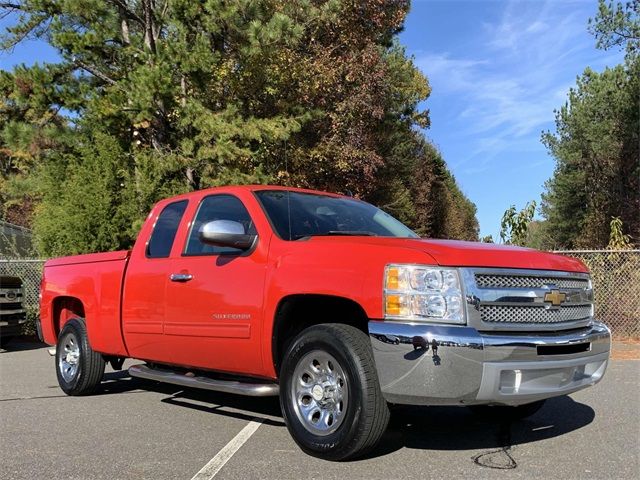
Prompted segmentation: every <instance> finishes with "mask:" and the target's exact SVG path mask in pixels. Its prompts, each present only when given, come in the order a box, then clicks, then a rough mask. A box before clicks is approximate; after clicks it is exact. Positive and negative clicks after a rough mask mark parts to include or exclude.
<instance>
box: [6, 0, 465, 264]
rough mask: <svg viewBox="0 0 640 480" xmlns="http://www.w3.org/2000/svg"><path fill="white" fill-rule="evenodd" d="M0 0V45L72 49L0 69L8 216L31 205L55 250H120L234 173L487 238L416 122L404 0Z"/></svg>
mask: <svg viewBox="0 0 640 480" xmlns="http://www.w3.org/2000/svg"><path fill="white" fill-rule="evenodd" d="M2 7H3V9H4V10H3V12H4V14H6V15H9V16H11V17H12V18H14V20H15V22H14V24H13V26H12V27H11V28H9V29H8V30H7V31H6V32H5V34H4V35H3V36H2V39H1V42H2V47H3V48H4V49H10V48H13V47H14V46H15V45H17V44H19V43H20V41H22V40H23V39H25V38H37V39H41V40H45V41H47V42H48V43H49V44H50V45H52V46H53V47H55V48H56V49H57V51H58V52H59V54H60V57H61V60H60V62H58V63H55V64H36V65H34V66H32V67H25V66H18V67H16V68H15V69H14V70H13V71H11V72H8V71H2V72H0V90H2V93H3V100H2V101H1V102H0V138H1V139H2V140H1V142H2V143H1V145H0V165H1V166H2V170H3V171H2V182H3V189H2V192H3V193H2V196H3V198H2V201H3V203H4V208H3V212H1V213H2V214H3V215H4V216H5V217H7V216H8V215H10V214H11V212H22V213H21V214H20V215H18V216H22V218H23V219H24V222H26V223H29V222H30V212H31V210H33V209H34V205H37V207H35V220H34V221H33V224H34V227H35V231H36V234H37V237H38V244H39V246H40V248H41V252H42V253H43V254H45V255H50V254H63V253H75V252H82V251H89V250H100V249H114V248H126V247H128V246H130V244H131V242H132V239H133V238H134V236H135V231H136V228H137V226H139V225H140V222H141V221H142V219H144V217H145V215H146V212H147V211H148V209H149V207H150V206H151V205H152V204H153V203H154V202H155V201H157V200H158V199H160V198H162V197H164V196H167V195H171V194H175V193H181V192H185V191H189V190H194V189H200V188H205V187H208V186H215V185H224V184H232V183H267V182H270V183H279V184H285V185H292V186H301V187H313V188H319V189H326V190H331V191H336V192H351V193H353V194H354V195H355V196H358V197H360V198H364V199H366V200H372V201H379V202H382V203H383V204H385V205H387V207H388V209H389V210H390V211H392V213H394V214H396V215H397V216H399V217H400V218H402V219H403V220H405V221H407V222H408V223H409V224H410V225H411V226H412V227H414V228H415V229H416V230H418V231H420V232H422V233H425V234H431V235H435V236H446V237H463V238H476V237H477V221H476V219H475V206H474V205H473V204H472V203H470V202H469V200H468V199H467V198H466V197H465V196H464V195H463V194H462V193H461V192H460V190H459V188H458V187H457V185H456V183H455V180H454V179H453V177H452V176H451V174H450V173H449V171H448V170H447V168H446V165H445V163H444V160H442V158H441V157H440V155H439V154H438V153H437V151H436V150H435V149H434V148H433V146H431V145H430V144H429V143H428V142H427V141H426V140H425V138H424V137H423V135H422V134H421V133H418V132H419V129H420V128H424V127H427V126H428V125H429V117H428V112H427V111H425V110H422V109H421V108H420V107H419V104H420V102H422V101H423V100H425V99H426V98H427V97H428V96H429V94H430V91H431V90H430V87H429V84H428V81H427V79H426V78H425V77H424V76H423V75H422V74H421V73H420V71H419V70H418V69H417V68H416V67H415V65H414V64H413V61H412V59H411V58H409V57H408V56H407V55H406V53H405V51H404V49H403V48H402V46H401V45H399V43H398V41H397V33H398V32H399V31H400V30H401V29H402V26H403V21H404V18H405V16H406V14H407V11H408V7H409V5H408V1H405V0H392V1H384V2H383V1H380V0H366V1H354V0H326V1H318V2H315V1H314V2H310V1H308V0H292V1H282V0H238V1H234V2H223V1H220V0H206V1H202V2H193V1H191V0H172V1H169V0H64V1H63V0H15V1H12V2H9V3H3V4H2ZM5 184H6V185H7V188H4V185H5ZM12 205H13V206H12Z"/></svg>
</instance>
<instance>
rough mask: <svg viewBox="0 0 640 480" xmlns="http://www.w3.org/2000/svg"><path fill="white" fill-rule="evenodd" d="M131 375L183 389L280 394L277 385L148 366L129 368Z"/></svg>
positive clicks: (245, 393)
mask: <svg viewBox="0 0 640 480" xmlns="http://www.w3.org/2000/svg"><path fill="white" fill-rule="evenodd" d="M129 375H131V376H132V377H139V378H146V379H147V380H157V381H158V382H166V383H173V384H175V385H181V386H183V387H191V388H203V389H205V390H215V391H216V392H225V393H235V394H238V395H247V396H250V397H273V396H277V395H278V392H279V387H278V384H276V383H251V382H238V381H235V380H217V379H215V378H209V377H199V376H194V377H189V376H187V375H184V374H181V373H176V372H173V371H171V370H161V369H158V368H151V367H148V366H147V365H132V366H131V367H129Z"/></svg>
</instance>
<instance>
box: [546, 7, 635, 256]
mask: <svg viewBox="0 0 640 480" xmlns="http://www.w3.org/2000/svg"><path fill="white" fill-rule="evenodd" d="M639 13H640V12H639V7H638V2H637V1H633V2H628V3H626V4H624V5H623V4H620V3H616V4H606V3H605V2H603V1H601V2H600V5H599V13H598V16H597V17H596V19H595V20H594V21H592V22H591V29H592V31H593V32H594V33H595V34H596V38H597V41H598V46H599V47H601V48H609V47H612V46H621V47H624V48H626V51H627V55H626V58H625V62H624V64H622V65H618V66H616V67H614V68H607V69H605V70H604V71H603V72H602V73H597V72H595V71H593V70H591V69H590V68H587V69H586V70H585V71H584V73H583V74H582V75H581V76H580V77H579V78H578V81H577V85H576V87H575V88H572V89H571V90H570V92H569V98H568V101H567V103H566V104H565V105H563V106H562V107H561V108H560V110H558V111H557V112H556V131H555V133H551V132H547V133H545V134H543V136H542V141H543V143H544V144H545V145H546V146H547V148H548V150H549V152H550V153H551V154H552V155H553V156H554V157H555V159H556V168H555V172H554V175H553V177H552V178H551V179H549V180H548V181H547V183H546V184H545V188H546V192H545V193H544V194H543V198H542V213H543V215H544V217H545V218H546V220H547V222H546V223H547V224H546V225H545V231H546V232H547V234H548V235H549V236H550V237H551V238H549V239H548V242H549V244H548V246H550V247H555V248H576V247H578V248H580V247H584V248H604V247H606V246H607V244H608V242H609V233H610V223H611V220H612V218H614V217H618V218H620V219H621V221H622V224H623V225H624V228H625V229H626V234H628V235H630V236H631V239H632V241H634V242H637V240H638V239H639V238H640V109H639V108H638V106H639V105H640V56H639V55H638V53H639V52H638V49H637V46H638V42H640V37H638V31H639V29H640V18H639Z"/></svg>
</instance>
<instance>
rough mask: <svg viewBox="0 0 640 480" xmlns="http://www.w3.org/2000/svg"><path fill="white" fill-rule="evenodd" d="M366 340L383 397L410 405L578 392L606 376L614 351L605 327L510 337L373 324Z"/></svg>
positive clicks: (515, 400) (513, 400) (512, 401)
mask: <svg viewBox="0 0 640 480" xmlns="http://www.w3.org/2000/svg"><path fill="white" fill-rule="evenodd" d="M369 336H370V338H371V344H372V346H373V353H374V358H375V362H376V367H377V370H378V378H379V380H380V385H381V387H382V393H383V395H384V397H385V398H386V399H387V401H389V402H391V403H398V404H411V405H474V404H476V405H477V404H502V405H522V404H525V403H531V402H534V401H536V400H542V399H544V398H549V397H555V396H558V395H564V394H567V393H571V392H575V391H577V390H580V389H582V388H585V387H588V386H590V385H594V384H595V383H597V382H598V381H599V380H600V379H601V378H602V376H603V375H604V372H605V369H606V367H607V362H608V360H609V351H610V349H611V334H610V332H609V329H608V328H607V327H606V326H605V325H604V324H603V323H600V322H593V324H592V325H591V326H589V327H585V328H581V329H577V330H570V331H564V332H558V333H556V332H540V333H526V334H525V333H516V332H514V333H508V334H505V333H494V332H491V333H489V332H482V333H480V332H478V331H477V330H476V329H475V328H471V327H466V326H459V327H457V326H448V325H425V324H407V323H399V322H383V321H370V322H369ZM434 347H435V348H434ZM540 347H542V348H540Z"/></svg>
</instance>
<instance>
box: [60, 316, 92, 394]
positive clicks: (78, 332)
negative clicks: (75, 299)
mask: <svg viewBox="0 0 640 480" xmlns="http://www.w3.org/2000/svg"><path fill="white" fill-rule="evenodd" d="M68 333H73V334H74V335H75V337H76V342H78V349H79V352H80V356H79V358H78V370H77V372H76V375H75V377H74V378H73V379H72V380H71V381H70V382H67V381H66V380H65V379H64V377H63V376H62V373H61V372H60V358H61V357H62V355H63V354H64V346H63V345H62V343H63V342H62V340H63V339H64V338H65V337H66V336H67V334H68ZM86 357H87V355H86V334H85V328H84V324H83V323H82V321H80V320H78V319H75V318H74V319H72V320H69V321H68V322H67V323H65V325H64V327H63V328H62V331H61V332H60V335H58V344H57V346H56V375H57V376H58V383H59V384H60V388H62V390H63V391H64V393H66V394H68V395H73V394H74V393H75V392H76V391H77V389H78V385H79V384H80V382H81V381H82V377H83V375H84V370H85V363H86V361H87V358H86Z"/></svg>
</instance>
